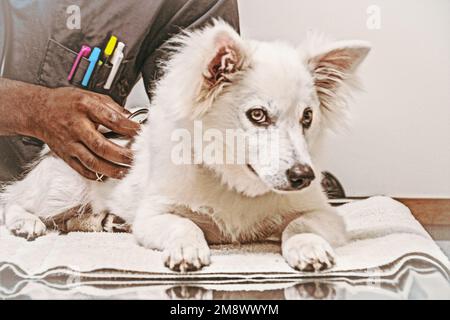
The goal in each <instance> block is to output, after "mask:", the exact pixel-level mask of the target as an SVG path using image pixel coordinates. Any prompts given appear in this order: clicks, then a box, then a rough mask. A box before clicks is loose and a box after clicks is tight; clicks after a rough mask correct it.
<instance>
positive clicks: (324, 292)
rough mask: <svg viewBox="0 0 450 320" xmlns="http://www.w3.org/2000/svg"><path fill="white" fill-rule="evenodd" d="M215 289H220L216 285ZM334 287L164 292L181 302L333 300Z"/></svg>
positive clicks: (313, 285)
mask: <svg viewBox="0 0 450 320" xmlns="http://www.w3.org/2000/svg"><path fill="white" fill-rule="evenodd" d="M217 288H220V286H219V285H218V286H217ZM336 292H337V290H336V287H335V285H334V284H333V283H330V282H321V281H309V282H302V283H297V284H295V285H293V286H290V287H288V288H284V289H274V290H261V291H259V290H236V291H225V290H216V289H205V288H203V287H202V286H194V285H177V286H174V287H171V288H169V289H167V290H166V295H167V298H168V299H173V300H177V299H183V300H186V299H187V300H211V299H214V300H248V299H251V300H254V299H258V300H284V299H286V300H298V299H302V300H304V299H315V300H325V299H335V298H336Z"/></svg>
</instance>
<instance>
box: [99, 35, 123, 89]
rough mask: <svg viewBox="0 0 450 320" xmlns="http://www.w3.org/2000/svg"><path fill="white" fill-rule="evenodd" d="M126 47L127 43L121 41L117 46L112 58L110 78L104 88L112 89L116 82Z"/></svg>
mask: <svg viewBox="0 0 450 320" xmlns="http://www.w3.org/2000/svg"><path fill="white" fill-rule="evenodd" d="M124 49H125V44H124V43H123V42H119V44H118V45H117V48H116V50H115V52H114V55H113V57H112V58H111V64H112V69H111V72H110V73H109V76H108V80H107V81H106V84H105V86H104V87H103V89H105V90H109V89H111V86H112V84H113V82H114V79H115V78H116V75H117V72H118V71H119V67H120V65H121V64H122V61H123V58H124V54H123V50H124Z"/></svg>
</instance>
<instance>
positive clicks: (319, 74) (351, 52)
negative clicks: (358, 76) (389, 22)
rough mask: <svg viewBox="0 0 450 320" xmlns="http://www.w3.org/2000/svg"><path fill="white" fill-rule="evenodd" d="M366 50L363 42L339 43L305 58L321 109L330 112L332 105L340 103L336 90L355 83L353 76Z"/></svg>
mask: <svg viewBox="0 0 450 320" xmlns="http://www.w3.org/2000/svg"><path fill="white" fill-rule="evenodd" d="M369 51H370V45H369V44H368V43H367V42H364V41H342V42H335V43H332V44H331V45H327V46H325V47H322V49H320V50H318V51H317V52H315V53H314V54H312V55H310V56H309V57H308V61H307V63H308V66H309V68H310V70H311V73H312V75H313V79H314V84H315V86H316V90H317V95H318V97H319V100H320V104H321V106H322V107H323V108H324V109H326V110H327V111H333V110H332V109H333V105H334V104H336V103H339V102H342V100H344V97H343V94H342V93H341V92H339V91H340V89H343V87H345V86H347V87H348V86H349V85H350V86H351V85H354V84H356V83H355V79H354V74H355V71H356V69H357V68H358V66H359V65H360V64H361V62H362V61H363V60H364V59H365V58H366V56H367V54H368V53H369Z"/></svg>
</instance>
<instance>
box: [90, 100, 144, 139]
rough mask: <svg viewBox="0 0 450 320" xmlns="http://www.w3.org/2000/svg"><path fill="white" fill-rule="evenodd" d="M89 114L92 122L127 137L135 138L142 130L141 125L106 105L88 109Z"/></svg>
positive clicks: (97, 105)
mask: <svg viewBox="0 0 450 320" xmlns="http://www.w3.org/2000/svg"><path fill="white" fill-rule="evenodd" d="M88 114H89V118H90V119H91V120H92V121H94V122H96V123H98V124H101V125H103V126H105V127H107V128H108V129H110V130H112V131H114V132H116V133H119V134H123V135H125V136H129V137H134V136H135V135H136V134H137V133H138V131H139V130H140V128H141V125H140V124H139V123H136V122H134V121H132V120H129V119H127V118H126V117H125V116H124V115H123V114H122V113H120V112H117V111H115V110H113V109H111V108H109V107H107V106H105V105H104V104H100V103H99V104H96V105H95V106H94V105H93V106H92V107H90V108H88Z"/></svg>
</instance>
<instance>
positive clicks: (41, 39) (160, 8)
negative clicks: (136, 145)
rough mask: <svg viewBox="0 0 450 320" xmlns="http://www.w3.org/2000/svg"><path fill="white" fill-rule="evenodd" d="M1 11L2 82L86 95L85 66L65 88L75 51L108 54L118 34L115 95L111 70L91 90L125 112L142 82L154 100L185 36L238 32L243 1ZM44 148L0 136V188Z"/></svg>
mask: <svg viewBox="0 0 450 320" xmlns="http://www.w3.org/2000/svg"><path fill="white" fill-rule="evenodd" d="M0 5H2V8H0V10H1V11H2V12H3V15H2V17H1V18H0V19H2V20H3V21H2V20H0V22H1V24H0V26H2V29H3V30H1V31H2V32H0V37H3V36H4V35H5V34H6V39H3V38H0V46H1V47H2V49H3V51H5V54H4V68H3V74H2V76H3V77H5V78H8V79H12V80H18V81H23V82H27V83H32V84H38V85H42V86H46V87H50V88H57V87H63V86H76V87H80V88H81V85H80V84H81V81H82V78H83V76H84V72H85V70H86V69H87V68H88V65H89V62H88V60H87V59H83V60H82V61H81V63H80V65H79V67H78V71H77V73H76V76H75V77H74V80H73V81H72V82H71V83H69V82H68V81H67V76H68V74H69V71H70V69H71V67H72V64H73V62H74V60H75V58H76V55H77V52H79V50H80V48H81V46H82V45H89V46H91V47H95V46H98V47H102V46H103V44H104V42H105V40H107V37H108V33H112V34H114V35H115V36H117V37H118V39H119V41H122V42H124V43H125V45H126V49H125V58H124V60H123V63H122V65H121V67H120V69H119V73H118V75H117V77H116V79H115V81H114V83H113V86H112V88H111V90H108V91H105V90H104V89H103V86H104V84H105V81H106V79H107V77H108V75H109V71H110V68H109V67H108V66H105V65H104V66H102V67H100V68H97V69H96V71H95V72H94V74H93V76H92V78H91V81H90V85H89V90H91V91H95V92H98V93H102V94H108V95H109V96H111V97H112V98H113V99H114V100H115V101H116V102H117V103H119V104H120V105H124V104H125V101H126V98H127V96H128V94H129V93H130V91H131V89H132V88H133V86H134V85H135V83H136V82H137V81H138V80H139V78H140V76H141V75H142V77H143V80H144V83H145V87H146V88H147V93H148V94H149V97H150V98H151V88H152V83H153V82H154V80H156V79H157V78H158V77H159V76H160V72H159V71H158V68H157V64H156V62H157V60H159V59H161V57H162V52H161V50H158V49H160V48H161V46H162V45H163V44H164V42H165V41H166V40H168V39H169V38H170V37H171V36H172V35H174V34H176V33H178V32H179V31H180V29H185V28H196V27H201V26H203V25H205V24H206V23H208V22H210V21H211V19H212V18H222V19H224V20H225V21H227V22H228V23H230V24H231V25H232V26H234V27H235V28H236V30H238V31H239V17H238V8H237V0H126V1H117V0H95V1H92V0H0ZM70 5H78V6H79V7H80V9H81V29H80V30H70V29H68V27H67V19H68V17H69V16H70V14H68V13H67V8H68V7H69V6H70ZM5 31H6V32H5ZM2 42H3V43H2ZM0 52H2V50H0ZM36 108H39V106H36ZM0 116H1V115H0ZM40 148H41V146H40V145H39V143H35V141H34V140H32V139H27V138H23V137H0V181H6V180H9V179H11V178H12V177H14V176H17V175H18V174H20V173H21V172H22V171H23V168H24V166H25V165H26V164H27V163H29V162H30V161H31V160H32V159H33V157H35V156H36V154H37V152H38V151H39V150H40Z"/></svg>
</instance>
